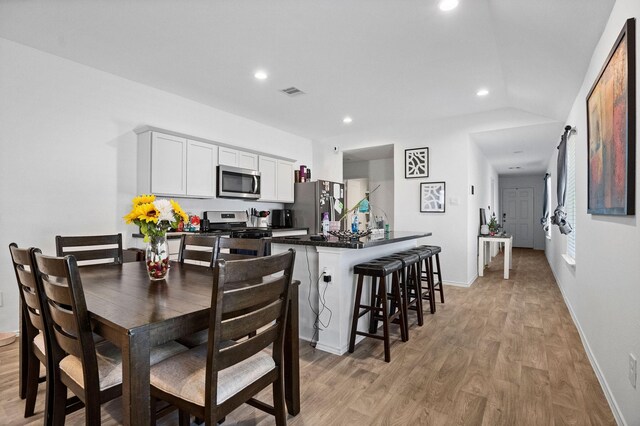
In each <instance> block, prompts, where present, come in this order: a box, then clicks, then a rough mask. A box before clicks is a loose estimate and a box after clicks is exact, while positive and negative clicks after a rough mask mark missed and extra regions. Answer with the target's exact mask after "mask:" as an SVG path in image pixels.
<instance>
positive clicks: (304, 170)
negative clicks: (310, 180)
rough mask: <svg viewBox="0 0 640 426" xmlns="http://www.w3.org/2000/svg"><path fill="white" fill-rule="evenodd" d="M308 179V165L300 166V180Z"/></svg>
mask: <svg viewBox="0 0 640 426" xmlns="http://www.w3.org/2000/svg"><path fill="white" fill-rule="evenodd" d="M306 181H307V166H300V182H306Z"/></svg>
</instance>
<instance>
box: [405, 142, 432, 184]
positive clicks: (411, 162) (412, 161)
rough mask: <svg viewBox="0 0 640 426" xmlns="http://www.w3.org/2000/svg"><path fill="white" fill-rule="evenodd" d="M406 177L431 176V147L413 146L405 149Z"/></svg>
mask: <svg viewBox="0 0 640 426" xmlns="http://www.w3.org/2000/svg"><path fill="white" fill-rule="evenodd" d="M404 177H405V179H409V178H423V177H429V148H413V149H405V150H404Z"/></svg>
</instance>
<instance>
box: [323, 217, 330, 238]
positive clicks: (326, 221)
mask: <svg viewBox="0 0 640 426" xmlns="http://www.w3.org/2000/svg"><path fill="white" fill-rule="evenodd" d="M322 235H324V236H325V237H326V236H327V235H329V213H327V212H324V214H323V215H322Z"/></svg>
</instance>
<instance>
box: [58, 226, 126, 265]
mask: <svg viewBox="0 0 640 426" xmlns="http://www.w3.org/2000/svg"><path fill="white" fill-rule="evenodd" d="M66 255H73V256H74V257H75V258H76V261H77V262H78V265H79V266H84V265H93V264H97V263H105V264H115V265H119V264H121V263H122V261H123V260H122V259H123V253H122V234H113V235H83V236H60V235H58V236H56V256H58V257H63V256H66Z"/></svg>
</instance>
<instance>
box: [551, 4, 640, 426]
mask: <svg viewBox="0 0 640 426" xmlns="http://www.w3.org/2000/svg"><path fill="white" fill-rule="evenodd" d="M633 16H635V17H638V16H640V2H638V1H637V0H618V1H616V4H615V6H614V7H613V10H612V12H611V16H610V18H609V21H608V23H607V26H606V28H605V31H604V33H603V34H602V38H601V39H600V41H599V43H598V45H597V47H596V49H595V51H594V54H593V57H592V60H591V63H590V65H589V69H588V71H587V73H586V75H585V79H584V82H583V85H582V88H581V90H580V93H578V96H577V97H576V100H575V103H574V105H573V108H572V110H571V113H570V114H569V116H568V117H567V124H570V125H574V126H576V127H577V131H578V133H577V134H576V135H575V136H573V137H575V138H576V139H575V142H576V210H577V217H576V265H575V267H571V266H569V265H567V263H565V261H564V260H563V259H562V256H561V255H562V254H563V253H564V252H565V251H566V237H565V236H562V235H560V233H559V232H558V228H557V227H556V226H554V227H553V228H552V234H551V241H550V242H548V244H547V249H546V254H547V258H548V259H549V263H550V265H551V268H552V270H553V272H554V274H555V276H556V279H557V281H558V284H559V286H560V288H561V290H562V292H563V294H564V296H565V299H566V301H567V304H568V306H569V308H570V310H571V312H572V314H573V316H574V319H575V321H576V324H577V326H578V328H579V330H580V332H581V335H582V338H583V342H584V344H585V347H586V349H587V352H588V354H589V355H590V357H591V359H592V364H593V365H594V368H595V370H596V373H597V374H598V375H599V378H600V379H601V383H602V384H603V387H604V389H605V394H607V396H608V397H609V398H610V402H612V405H613V407H612V408H613V410H614V414H616V415H617V416H618V421H619V423H621V424H628V425H639V424H640V383H639V385H638V388H637V389H633V388H632V387H631V385H630V384H629V381H628V379H627V369H628V363H627V357H628V354H629V353H630V352H632V353H634V354H635V355H636V356H637V357H639V358H640V279H639V277H640V229H639V227H638V216H630V217H614V216H597V215H589V214H587V167H586V166H587V122H586V111H585V109H586V108H585V99H586V97H587V94H588V92H589V90H590V88H591V86H592V84H593V82H594V81H595V79H596V77H597V75H598V73H599V71H600V68H601V67H602V65H603V63H604V61H605V59H606V58H607V55H608V53H609V50H610V49H611V47H612V46H613V44H614V42H615V40H616V38H617V36H618V34H619V32H620V30H621V29H622V26H623V25H624V22H625V20H626V19H627V18H629V17H633ZM636 28H638V23H636ZM636 37H637V36H636ZM636 50H637V47H636ZM636 54H637V53H636ZM636 70H637V71H636V73H637V75H636V81H640V67H636ZM636 102H637V101H636ZM636 111H640V109H637V110H636ZM636 122H637V123H638V122H640V115H639V114H638V112H636ZM638 136H640V135H638V134H636V141H637V142H636V146H637V144H638V142H640V139H639V138H638ZM556 156H557V153H556V151H555V150H554V152H553V153H551V162H550V165H549V169H548V171H549V173H551V174H552V177H551V179H552V185H551V186H552V188H555V186H556V177H557V176H556ZM635 168H636V182H638V171H640V156H639V155H637V154H636V166H635ZM552 200H553V205H554V206H555V205H556V204H555V203H557V198H556V195H555V191H553V194H552ZM639 206H640V185H637V184H636V210H638V207H639Z"/></svg>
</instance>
